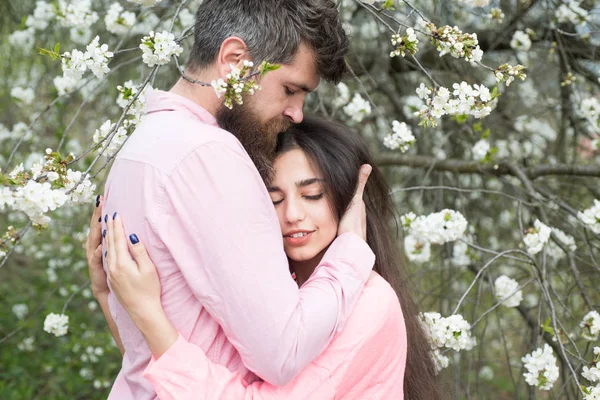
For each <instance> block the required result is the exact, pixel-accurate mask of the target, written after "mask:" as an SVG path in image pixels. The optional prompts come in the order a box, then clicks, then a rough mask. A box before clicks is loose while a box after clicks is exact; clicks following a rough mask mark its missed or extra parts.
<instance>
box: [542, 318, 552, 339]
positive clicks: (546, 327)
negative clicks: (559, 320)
mask: <svg viewBox="0 0 600 400" xmlns="http://www.w3.org/2000/svg"><path fill="white" fill-rule="evenodd" d="M550 322H551V319H550V317H548V319H547V320H546V322H544V325H541V328H542V330H543V331H544V332H546V333H549V334H551V335H552V336H556V334H555V333H554V329H552V328H551V327H550Z"/></svg>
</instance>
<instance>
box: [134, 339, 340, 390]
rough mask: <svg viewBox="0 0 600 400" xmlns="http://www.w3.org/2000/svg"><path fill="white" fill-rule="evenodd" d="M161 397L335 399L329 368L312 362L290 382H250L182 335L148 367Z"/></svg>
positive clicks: (147, 374) (150, 379) (146, 373)
mask: <svg viewBox="0 0 600 400" xmlns="http://www.w3.org/2000/svg"><path fill="white" fill-rule="evenodd" d="M144 377H145V378H146V379H147V380H148V381H150V383H151V384H152V386H153V387H154V390H155V391H156V394H157V395H158V398H159V399H160V400H188V399H189V400H222V399H235V400H242V399H246V400H250V399H253V400H259V399H260V400H267V399H269V400H275V399H285V400H305V399H317V398H318V399H333V398H334V397H335V389H334V387H333V385H332V383H331V381H330V380H329V372H328V371H327V370H325V369H323V368H322V367H320V366H318V365H315V364H309V365H308V366H307V367H306V368H305V369H304V370H303V371H302V372H301V373H300V374H299V375H297V376H296V377H295V378H294V379H293V380H292V381H291V382H289V383H288V384H286V385H284V386H282V387H277V386H273V385H271V384H270V383H267V382H260V381H256V382H253V383H252V384H248V383H246V381H244V379H243V378H242V376H241V375H240V374H239V373H237V372H231V371H229V370H228V369H227V368H226V367H224V366H222V365H219V364H215V363H212V362H211V361H210V360H209V359H208V358H207V357H206V355H205V353H204V352H203V351H202V350H201V349H200V348H199V347H198V346H196V345H194V344H191V343H189V342H187V341H186V340H185V339H184V338H183V337H182V336H181V335H180V336H179V338H178V339H177V341H176V342H175V343H174V344H173V345H172V346H171V347H170V348H169V349H168V350H167V352H165V353H164V354H163V355H162V356H161V357H160V358H159V359H155V358H152V360H151V361H150V364H149V365H148V367H147V368H146V370H145V371H144Z"/></svg>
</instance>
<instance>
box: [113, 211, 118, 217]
mask: <svg viewBox="0 0 600 400" xmlns="http://www.w3.org/2000/svg"><path fill="white" fill-rule="evenodd" d="M115 218H117V212H116V211H115V213H114V214H113V219H115Z"/></svg>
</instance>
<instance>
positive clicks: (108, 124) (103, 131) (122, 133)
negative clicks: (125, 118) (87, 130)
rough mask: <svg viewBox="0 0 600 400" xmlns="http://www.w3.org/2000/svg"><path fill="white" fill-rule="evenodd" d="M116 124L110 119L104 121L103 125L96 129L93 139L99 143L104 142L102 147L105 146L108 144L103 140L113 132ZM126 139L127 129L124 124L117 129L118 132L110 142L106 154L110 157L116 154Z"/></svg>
mask: <svg viewBox="0 0 600 400" xmlns="http://www.w3.org/2000/svg"><path fill="white" fill-rule="evenodd" d="M116 125H117V124H116V123H112V121H111V120H109V119H108V120H106V121H104V123H103V124H102V126H100V128H98V129H96V131H95V132H94V135H93V136H92V140H93V141H94V143H96V144H98V143H100V142H102V146H101V147H100V148H103V147H104V146H105V145H106V142H104V141H103V140H104V139H105V138H106V137H108V136H109V135H110V134H111V133H112V131H113V130H114V129H115V127H116ZM126 139H127V129H126V128H125V127H123V126H120V127H119V129H117V132H116V133H115V134H114V135H113V137H112V139H111V141H110V144H109V145H108V147H107V148H106V150H105V152H104V154H105V155H106V156H108V157H110V156H112V155H113V154H115V153H116V152H117V151H118V150H119V149H120V148H121V145H122V144H123V143H124V142H125V140H126Z"/></svg>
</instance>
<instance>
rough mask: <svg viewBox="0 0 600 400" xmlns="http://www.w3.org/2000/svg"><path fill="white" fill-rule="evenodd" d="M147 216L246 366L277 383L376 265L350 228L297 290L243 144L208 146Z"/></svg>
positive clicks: (337, 321) (334, 325)
mask: <svg viewBox="0 0 600 400" xmlns="http://www.w3.org/2000/svg"><path fill="white" fill-rule="evenodd" d="M159 203H162V206H163V207H164V209H163V210H159V212H157V213H156V216H155V217H154V218H152V217H151V219H150V222H151V224H152V225H153V228H154V229H155V231H156V233H157V234H158V236H159V237H160V239H161V240H162V241H163V242H164V243H165V245H166V246H167V248H168V249H169V251H170V252H171V253H172V255H173V257H174V259H175V261H176V262H177V264H178V266H179V268H180V270H181V271H182V274H183V275H184V277H185V279H186V281H187V283H188V285H189V286H190V288H191V289H192V291H193V292H194V293H195V295H196V297H197V298H198V299H199V301H200V302H201V303H202V305H203V306H204V307H205V308H206V310H207V311H208V312H209V313H210V314H211V315H212V316H213V317H214V318H215V320H216V321H217V322H218V323H219V324H220V325H221V326H222V328H223V330H224V332H225V334H226V335H227V337H228V339H229V340H230V342H231V343H232V344H233V345H234V346H235V347H236V349H237V350H238V351H239V353H240V355H241V357H242V360H243V362H244V364H245V365H246V366H247V367H248V368H249V369H250V370H252V371H254V372H255V373H256V374H257V375H259V376H260V377H262V378H263V379H264V380H266V381H268V382H270V383H272V384H275V385H283V384H285V383H287V382H289V381H290V380H291V379H292V378H293V377H294V376H295V375H296V374H297V373H298V372H299V371H300V370H301V369H302V368H304V367H305V366H306V365H307V364H308V363H309V362H311V361H312V360H313V359H315V358H316V357H317V355H319V354H320V353H321V351H322V350H323V349H324V348H325V346H326V345H327V344H328V343H329V341H330V340H331V339H332V337H333V336H334V334H335V333H336V332H337V331H338V330H340V329H341V328H342V327H343V325H344V323H345V321H346V319H347V317H348V315H349V313H350V311H351V309H352V307H353V306H354V304H355V302H356V300H357V298H358V296H359V294H360V292H361V290H362V288H363V286H364V283H365V282H366V280H367V278H368V277H369V274H370V272H371V269H372V267H373V263H374V255H373V252H372V251H371V250H370V249H369V247H368V245H367V244H366V243H365V241H364V240H362V239H361V238H360V237H358V236H357V235H355V234H352V233H346V234H342V235H340V236H339V237H338V238H337V239H336V240H335V241H334V242H333V243H332V245H331V246H330V248H329V249H328V251H327V253H326V254H325V256H324V257H323V260H322V262H321V264H320V265H319V266H318V267H317V268H316V270H315V273H314V274H313V276H312V277H311V279H310V280H309V281H308V282H307V283H306V284H305V285H304V286H303V287H302V289H300V290H299V289H298V287H297V286H296V284H295V282H294V281H293V280H292V279H291V277H290V274H289V268H288V262H287V258H286V256H285V254H284V251H283V241H282V237H281V231H280V227H279V224H278V222H277V217H276V215H275V211H274V208H273V205H272V203H271V200H270V198H269V196H268V194H267V191H266V189H265V186H264V184H263V182H262V180H261V179H260V176H259V174H258V172H257V171H256V168H255V167H254V165H253V164H252V163H251V161H250V159H249V158H248V157H247V155H246V154H245V153H243V152H242V150H241V149H237V148H235V146H234V145H228V144H225V143H209V144H206V145H203V146H201V147H200V148H198V149H196V150H195V151H193V152H192V153H191V154H190V155H189V156H188V157H187V158H186V159H185V160H184V161H183V162H182V163H181V164H180V165H179V166H178V167H177V168H176V169H175V170H174V171H173V172H172V174H171V176H170V179H169V182H168V183H167V185H166V187H165V193H164V198H162V199H160V200H159Z"/></svg>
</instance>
